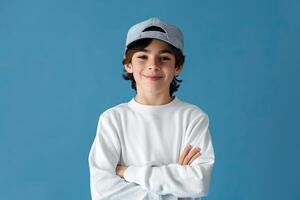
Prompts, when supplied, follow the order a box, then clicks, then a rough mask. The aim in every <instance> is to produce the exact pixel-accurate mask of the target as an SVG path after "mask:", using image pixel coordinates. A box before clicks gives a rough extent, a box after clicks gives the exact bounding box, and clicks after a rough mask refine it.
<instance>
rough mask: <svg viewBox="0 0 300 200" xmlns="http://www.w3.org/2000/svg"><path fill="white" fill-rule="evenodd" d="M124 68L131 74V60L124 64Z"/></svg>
mask: <svg viewBox="0 0 300 200" xmlns="http://www.w3.org/2000/svg"><path fill="white" fill-rule="evenodd" d="M124 68H125V70H126V71H127V72H128V73H131V74H132V73H133V70H132V64H131V62H130V63H128V64H124Z"/></svg>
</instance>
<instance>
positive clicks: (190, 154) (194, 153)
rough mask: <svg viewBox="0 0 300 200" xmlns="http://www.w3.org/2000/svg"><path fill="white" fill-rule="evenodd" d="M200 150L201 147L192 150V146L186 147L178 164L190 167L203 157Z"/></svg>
mask: <svg viewBox="0 0 300 200" xmlns="http://www.w3.org/2000/svg"><path fill="white" fill-rule="evenodd" d="M200 150H201V149H200V148H199V147H195V148H193V149H192V145H190V144H188V145H186V146H185V148H184V150H183V152H182V154H181V155H180V158H179V160H178V162H177V163H178V164H180V165H190V164H191V163H192V162H193V161H194V160H195V159H196V158H198V157H199V156H200V155H201V153H200Z"/></svg>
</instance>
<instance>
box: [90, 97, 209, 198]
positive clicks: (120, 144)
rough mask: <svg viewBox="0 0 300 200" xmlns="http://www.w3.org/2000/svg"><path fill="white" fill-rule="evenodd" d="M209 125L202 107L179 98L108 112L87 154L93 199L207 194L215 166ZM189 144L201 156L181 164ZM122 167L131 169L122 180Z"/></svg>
mask: <svg viewBox="0 0 300 200" xmlns="http://www.w3.org/2000/svg"><path fill="white" fill-rule="evenodd" d="M208 124H209V122H208V116H207V115H206V114H205V113H204V112H203V111H202V110H201V109H200V108H198V107H197V106H195V105H192V104H188V103H185V102H183V101H181V100H179V99H178V98H177V97H175V98H174V99H173V100H172V101H171V102H170V103H168V104H164V105H143V104H140V103H138V102H136V101H135V99H134V98H133V99H132V100H131V101H129V102H128V103H122V104H119V105H117V106H115V107H113V108H110V109H108V110H106V111H105V112H104V113H103V114H101V115H100V117H99V122H98V126H97V133H96V137H95V140H94V143H93V145H92V148H91V151H90V154H89V167H90V184H91V185H90V186H91V195H92V199H93V200H100V199H110V200H115V199H116V200H120V199H126V200H127V199H128V200H131V199H132V200H142V199H145V200H146V199H166V200H167V199H200V197H201V196H206V195H207V194H208V191H209V185H210V177H211V172H212V168H213V164H214V150H213V146H212V141H211V136H210V132H209V129H208ZM187 144H191V145H192V146H193V147H195V146H198V147H200V148H201V156H200V157H198V158H197V159H196V160H194V161H193V162H192V164H191V165H180V164H177V161H178V159H179V157H180V154H181V153H182V151H183V149H184V147H185V146H186V145H187ZM118 164H122V165H126V166H128V168H127V169H126V171H125V173H124V179H123V178H120V177H119V176H117V175H116V171H115V170H116V166H117V165H118ZM179 197H182V198H179ZM183 197H185V198H183Z"/></svg>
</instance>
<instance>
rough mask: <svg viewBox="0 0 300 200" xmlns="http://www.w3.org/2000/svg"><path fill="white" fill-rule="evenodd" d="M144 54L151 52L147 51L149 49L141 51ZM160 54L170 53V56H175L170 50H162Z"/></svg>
mask: <svg viewBox="0 0 300 200" xmlns="http://www.w3.org/2000/svg"><path fill="white" fill-rule="evenodd" d="M140 51H142V52H146V53H149V52H150V51H149V50H147V49H142V50H140ZM159 53H170V54H173V53H172V51H170V50H168V49H163V50H160V51H159Z"/></svg>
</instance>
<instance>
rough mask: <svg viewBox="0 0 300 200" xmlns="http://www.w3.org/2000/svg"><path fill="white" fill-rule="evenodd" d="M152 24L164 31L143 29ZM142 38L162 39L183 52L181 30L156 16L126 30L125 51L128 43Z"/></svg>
mask: <svg viewBox="0 0 300 200" xmlns="http://www.w3.org/2000/svg"><path fill="white" fill-rule="evenodd" d="M152 26H154V27H159V28H161V29H162V30H163V31H164V32H160V31H153V30H151V31H147V30H146V31H145V29H147V28H149V27H152ZM144 38H153V39H158V40H162V41H164V42H167V43H169V44H171V45H172V46H174V47H176V48H178V49H180V50H181V52H182V53H183V46H184V43H183V34H182V32H181V30H180V29H179V28H178V27H177V26H175V25H172V24H169V23H167V22H164V21H162V20H160V19H159V18H157V17H152V18H150V19H148V20H145V21H142V22H140V23H137V24H135V25H133V26H132V27H131V28H130V29H129V30H128V33H127V38H126V48H125V52H126V50H127V47H128V45H129V44H131V43H132V42H134V41H137V40H140V39H144Z"/></svg>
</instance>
